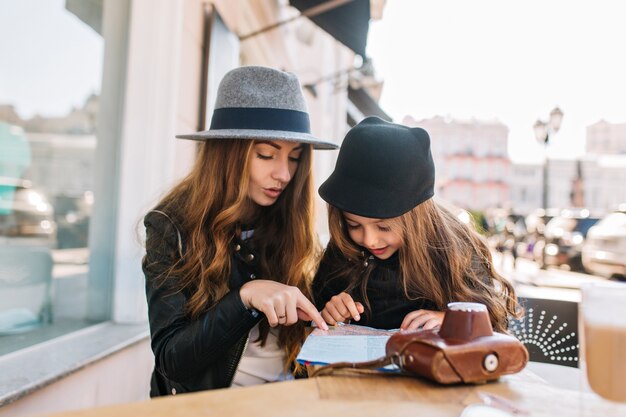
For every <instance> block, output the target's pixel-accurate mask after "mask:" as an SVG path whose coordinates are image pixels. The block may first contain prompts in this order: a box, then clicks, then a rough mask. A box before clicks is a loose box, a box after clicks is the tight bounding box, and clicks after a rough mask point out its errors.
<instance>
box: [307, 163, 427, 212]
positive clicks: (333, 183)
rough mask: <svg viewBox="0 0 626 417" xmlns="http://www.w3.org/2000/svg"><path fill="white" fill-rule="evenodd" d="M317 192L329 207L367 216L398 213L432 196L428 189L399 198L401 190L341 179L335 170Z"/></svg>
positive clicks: (406, 210) (410, 208)
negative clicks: (418, 193)
mask: <svg viewBox="0 0 626 417" xmlns="http://www.w3.org/2000/svg"><path fill="white" fill-rule="evenodd" d="M318 192H319V195H320V197H322V199H323V200H324V201H326V202H327V203H328V204H330V205H331V206H334V207H336V208H338V209H339V210H342V211H347V212H348V213H352V214H356V215H357V216H363V217H367V218H370V219H390V218H393V217H398V216H401V215H403V214H404V213H406V212H408V211H409V210H412V209H413V208H415V207H416V206H418V205H419V204H421V203H423V202H424V201H426V200H428V199H429V198H431V197H433V195H434V193H433V192H432V191H431V192H427V193H422V194H421V195H405V196H403V197H402V198H398V196H397V194H402V193H403V191H402V190H394V191H390V190H388V189H381V188H377V187H376V186H375V185H373V184H364V183H363V182H362V181H358V180H354V179H352V178H347V177H342V178H340V177H338V176H336V175H334V173H333V174H331V176H330V177H328V179H327V180H326V181H324V183H323V184H322V185H321V186H320V188H319V190H318Z"/></svg>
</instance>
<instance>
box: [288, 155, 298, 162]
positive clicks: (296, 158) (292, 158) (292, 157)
mask: <svg viewBox="0 0 626 417" xmlns="http://www.w3.org/2000/svg"><path fill="white" fill-rule="evenodd" d="M289 160H290V161H291V162H300V157H299V156H290V157H289Z"/></svg>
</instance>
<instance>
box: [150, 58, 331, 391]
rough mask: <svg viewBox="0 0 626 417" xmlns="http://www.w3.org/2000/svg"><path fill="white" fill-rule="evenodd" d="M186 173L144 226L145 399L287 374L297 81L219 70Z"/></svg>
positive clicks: (298, 242) (308, 239)
mask: <svg viewBox="0 0 626 417" xmlns="http://www.w3.org/2000/svg"><path fill="white" fill-rule="evenodd" d="M215 107H216V110H215V112H214V114H213V119H212V121H211V127H210V129H209V130H207V131H204V132H198V133H195V134H191V135H181V136H178V137H179V138H184V139H194V140H200V141H202V143H201V144H200V147H199V152H198V156H197V159H196V162H195V165H194V167H193V169H192V170H191V172H190V173H189V175H188V176H187V177H186V178H185V179H184V180H182V181H181V182H180V183H179V184H178V185H176V186H175V187H174V188H173V189H172V190H170V191H169V193H168V194H167V195H166V196H165V197H164V198H163V199H162V200H161V201H160V202H159V204H158V205H157V207H156V208H155V209H154V210H152V211H150V212H149V213H148V214H147V215H146V216H145V219H144V224H145V227H146V255H145V257H144V259H143V270H144V273H145V276H146V294H147V299H148V310H149V316H150V330H151V336H152V349H153V352H154V356H155V370H154V373H153V376H152V383H151V388H152V389H151V395H152V396H157V395H166V394H176V393H180V392H189V391H198V390H205V389H212V388H222V387H228V386H231V385H251V384H257V383H263V382H269V381H275V380H279V379H284V378H290V377H292V376H291V371H292V370H293V369H291V368H292V367H293V365H292V364H293V363H294V361H293V359H294V358H295V356H296V355H297V352H298V350H299V347H300V345H301V342H302V341H303V339H304V327H305V325H306V324H305V322H304V321H300V320H306V321H308V320H313V321H314V322H315V323H316V324H317V325H318V326H321V327H323V328H324V327H325V326H326V324H325V323H324V321H323V319H322V318H321V316H320V314H319V313H318V311H317V310H316V309H315V306H314V305H313V304H312V303H311V302H310V301H309V300H308V297H309V296H310V289H309V284H310V280H311V278H312V276H313V272H314V268H315V265H316V263H317V261H318V259H319V258H318V256H317V255H318V253H319V251H318V244H317V240H316V236H315V233H314V229H313V219H312V213H313V197H312V177H311V156H312V155H311V150H312V148H320V149H335V148H336V146H335V145H333V144H332V143H328V142H323V141H321V140H319V139H316V138H314V137H313V136H311V135H310V134H309V119H308V114H307V113H306V106H305V102H304V98H303V96H302V93H301V89H300V85H299V83H298V80H297V78H296V77H295V76H294V75H293V74H290V73H286V72H282V71H277V70H273V69H270V68H264V67H242V68H238V69H235V70H232V71H230V72H229V73H228V74H226V76H225V77H224V79H223V80H222V82H221V83H220V87H219V89H218V98H217V102H216V105H215Z"/></svg>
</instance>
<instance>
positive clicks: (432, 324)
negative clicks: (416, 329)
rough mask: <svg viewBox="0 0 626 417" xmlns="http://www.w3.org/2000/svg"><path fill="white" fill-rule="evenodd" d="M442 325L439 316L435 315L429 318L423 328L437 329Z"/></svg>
mask: <svg viewBox="0 0 626 417" xmlns="http://www.w3.org/2000/svg"><path fill="white" fill-rule="evenodd" d="M440 326H441V320H439V318H438V317H433V318H431V319H429V320H428V321H426V322H425V323H424V325H423V326H422V328H423V329H424V330H430V329H436V328H438V327H440Z"/></svg>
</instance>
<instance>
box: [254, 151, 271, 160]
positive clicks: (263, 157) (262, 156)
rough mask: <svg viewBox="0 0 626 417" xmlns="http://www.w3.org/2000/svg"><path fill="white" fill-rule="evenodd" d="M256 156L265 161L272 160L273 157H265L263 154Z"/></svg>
mask: <svg viewBox="0 0 626 417" xmlns="http://www.w3.org/2000/svg"><path fill="white" fill-rule="evenodd" d="M256 156H257V158H259V159H263V160H268V159H272V156H271V155H263V154H262V153H258V152H257V154H256Z"/></svg>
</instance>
